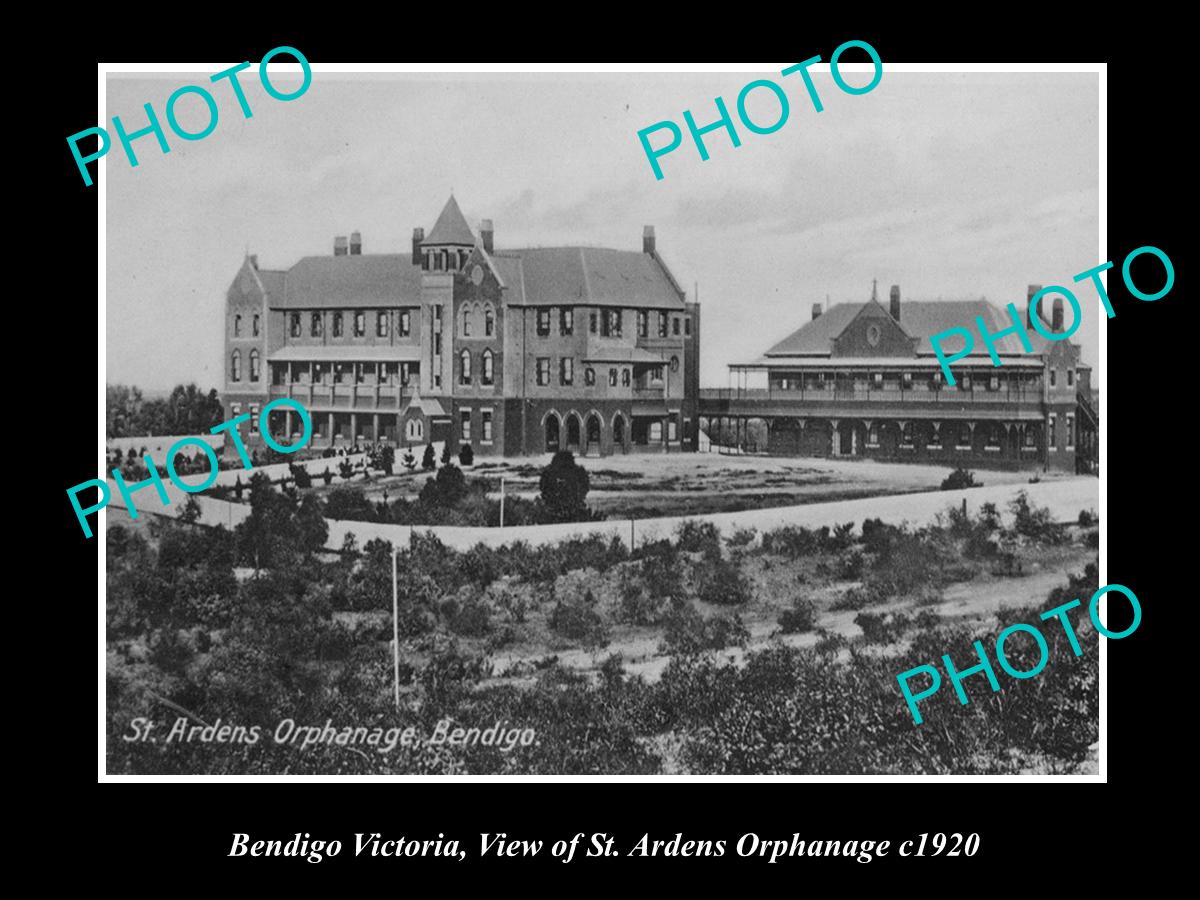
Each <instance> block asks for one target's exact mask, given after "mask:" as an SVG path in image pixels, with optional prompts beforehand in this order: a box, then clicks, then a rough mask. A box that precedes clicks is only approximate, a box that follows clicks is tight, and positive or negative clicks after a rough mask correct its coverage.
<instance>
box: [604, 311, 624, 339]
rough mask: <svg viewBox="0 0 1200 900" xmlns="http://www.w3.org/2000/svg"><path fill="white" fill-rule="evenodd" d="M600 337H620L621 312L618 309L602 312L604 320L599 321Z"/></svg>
mask: <svg viewBox="0 0 1200 900" xmlns="http://www.w3.org/2000/svg"><path fill="white" fill-rule="evenodd" d="M600 336H601V337H620V336H621V311H620V310H619V309H606V310H604V318H602V319H601V320H600Z"/></svg>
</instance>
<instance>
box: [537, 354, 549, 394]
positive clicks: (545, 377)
mask: <svg viewBox="0 0 1200 900" xmlns="http://www.w3.org/2000/svg"><path fill="white" fill-rule="evenodd" d="M537 383H538V384H539V385H542V386H543V387H545V386H546V385H548V384H549V383H550V357H548V356H539V357H538V361H537Z"/></svg>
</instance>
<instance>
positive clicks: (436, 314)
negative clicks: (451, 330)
mask: <svg viewBox="0 0 1200 900" xmlns="http://www.w3.org/2000/svg"><path fill="white" fill-rule="evenodd" d="M433 321H435V322H437V323H438V324H439V325H440V324H441V322H442V304H440V303H439V304H438V305H437V306H435V307H434V308H433Z"/></svg>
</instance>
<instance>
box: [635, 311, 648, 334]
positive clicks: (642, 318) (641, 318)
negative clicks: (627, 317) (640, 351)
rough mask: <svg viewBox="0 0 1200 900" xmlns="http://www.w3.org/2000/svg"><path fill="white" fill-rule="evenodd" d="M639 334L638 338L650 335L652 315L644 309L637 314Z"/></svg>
mask: <svg viewBox="0 0 1200 900" xmlns="http://www.w3.org/2000/svg"><path fill="white" fill-rule="evenodd" d="M637 333H638V337H647V336H648V335H649V334H650V313H648V312H646V310H644V309H639V310H638V312H637Z"/></svg>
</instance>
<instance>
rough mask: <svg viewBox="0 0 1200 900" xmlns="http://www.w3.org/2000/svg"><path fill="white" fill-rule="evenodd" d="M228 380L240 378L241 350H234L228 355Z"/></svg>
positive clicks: (238, 379)
mask: <svg viewBox="0 0 1200 900" xmlns="http://www.w3.org/2000/svg"><path fill="white" fill-rule="evenodd" d="M229 380H230V381H241V380H242V351H241V350H234V351H233V356H231V357H229Z"/></svg>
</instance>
